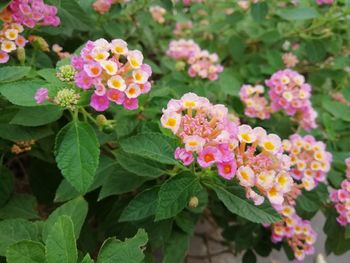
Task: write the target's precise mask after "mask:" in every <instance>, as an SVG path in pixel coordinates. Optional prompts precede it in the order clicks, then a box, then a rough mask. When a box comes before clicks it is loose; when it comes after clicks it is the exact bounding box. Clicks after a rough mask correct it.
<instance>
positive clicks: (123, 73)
mask: <svg viewBox="0 0 350 263" xmlns="http://www.w3.org/2000/svg"><path fill="white" fill-rule="evenodd" d="M72 66H73V67H74V68H75V69H76V70H77V71H78V72H77V73H76V74H75V83H76V85H77V86H78V87H79V88H81V89H84V90H87V89H91V88H92V89H94V93H93V95H92V96H91V101H90V105H91V107H93V108H94V109H95V110H96V111H105V110H107V109H108V107H109V106H110V103H112V104H118V105H123V106H124V108H126V109H128V110H134V109H137V108H138V97H139V96H140V95H141V94H143V93H147V92H149V91H150V89H151V83H150V82H149V81H148V80H149V78H150V76H151V75H152V70H151V67H150V66H149V65H147V64H144V63H143V55H142V53H141V51H139V50H129V49H128V44H127V43H126V42H125V41H124V40H122V39H114V40H112V41H111V42H108V41H107V40H105V39H98V40H96V41H88V42H87V43H86V45H85V46H84V48H83V49H82V50H81V52H80V56H73V57H72Z"/></svg>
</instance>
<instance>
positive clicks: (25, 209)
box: [0, 194, 39, 219]
mask: <svg viewBox="0 0 350 263" xmlns="http://www.w3.org/2000/svg"><path fill="white" fill-rule="evenodd" d="M37 205H38V204H37V201H36V199H35V197H34V196H32V195H29V194H16V195H14V196H13V197H12V198H11V199H10V201H9V202H8V203H7V204H6V205H5V206H3V207H2V208H0V218H1V219H10V218H24V219H38V218H39V215H38V211H37Z"/></svg>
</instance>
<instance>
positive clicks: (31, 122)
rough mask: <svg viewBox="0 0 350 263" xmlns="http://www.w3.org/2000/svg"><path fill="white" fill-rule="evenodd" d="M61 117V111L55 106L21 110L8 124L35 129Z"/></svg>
mask: <svg viewBox="0 0 350 263" xmlns="http://www.w3.org/2000/svg"><path fill="white" fill-rule="evenodd" d="M61 116H62V109H61V108H60V107H58V106H55V105H47V106H40V107H28V108H21V109H20V110H19V111H18V112H17V113H16V115H15V116H14V117H13V119H12V120H11V122H10V124H18V125H22V126H31V127H35V126H41V125H45V124H48V123H51V122H54V121H56V120H58V119H59V118H61Z"/></svg>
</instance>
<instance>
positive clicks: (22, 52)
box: [17, 47, 26, 64]
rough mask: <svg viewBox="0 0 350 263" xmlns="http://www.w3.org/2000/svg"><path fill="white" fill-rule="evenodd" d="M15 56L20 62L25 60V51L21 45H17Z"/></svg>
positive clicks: (22, 62)
mask: <svg viewBox="0 0 350 263" xmlns="http://www.w3.org/2000/svg"><path fill="white" fill-rule="evenodd" d="M17 58H18V60H19V62H21V64H24V62H25V60H26V51H25V49H24V48H23V47H18V48H17Z"/></svg>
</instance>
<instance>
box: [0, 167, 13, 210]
mask: <svg viewBox="0 0 350 263" xmlns="http://www.w3.org/2000/svg"><path fill="white" fill-rule="evenodd" d="M13 190H14V175H13V174H12V172H11V171H10V170H9V169H7V168H6V167H5V166H0V207H2V206H3V205H4V204H6V202H7V201H8V200H9V198H10V196H11V194H12V192H13Z"/></svg>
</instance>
